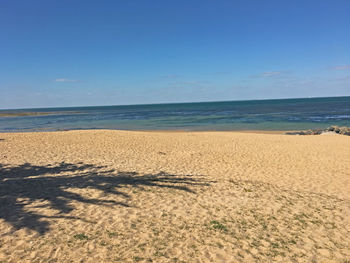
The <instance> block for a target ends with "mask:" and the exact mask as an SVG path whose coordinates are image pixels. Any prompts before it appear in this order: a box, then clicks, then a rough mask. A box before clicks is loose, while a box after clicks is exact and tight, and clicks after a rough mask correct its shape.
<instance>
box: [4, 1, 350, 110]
mask: <svg viewBox="0 0 350 263" xmlns="http://www.w3.org/2000/svg"><path fill="white" fill-rule="evenodd" d="M349 14H350V1H348V0H332V1H329V0H307V1H305V0H293V1H281V0H264V1H261V0H236V1H235V0H229V1H225V0H215V1H213V0H199V1H197V0H177V1H170V0H159V1H154V0H147V1H144V0H139V1H134V0H128V1H118V0H115V1H114V0H111V1H103V0H100V1H89V0H57V1H54V0H52V1H47V0H41V1H36V0H31V1H28V0H2V1H1V3H0V108H1V109H10V108H35V107H63V106H91V105H124V104H148V103H167V102H198V101H220V100H250V99H273V98H298V97H325V96H349V95H350V15H349Z"/></svg>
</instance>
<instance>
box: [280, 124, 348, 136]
mask: <svg viewBox="0 0 350 263" xmlns="http://www.w3.org/2000/svg"><path fill="white" fill-rule="evenodd" d="M325 133H337V134H342V135H347V136H350V127H338V126H330V127H328V128H326V129H314V130H312V129H309V130H307V131H295V132H286V133H285V134H288V135H320V134H325Z"/></svg>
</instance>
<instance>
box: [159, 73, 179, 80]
mask: <svg viewBox="0 0 350 263" xmlns="http://www.w3.org/2000/svg"><path fill="white" fill-rule="evenodd" d="M161 77H162V78H163V79H177V78H179V77H180V75H177V74H169V75H163V76H161Z"/></svg>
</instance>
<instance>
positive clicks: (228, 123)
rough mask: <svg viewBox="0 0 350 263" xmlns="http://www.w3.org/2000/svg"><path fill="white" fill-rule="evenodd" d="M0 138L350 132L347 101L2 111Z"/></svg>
mask: <svg viewBox="0 0 350 263" xmlns="http://www.w3.org/2000/svg"><path fill="white" fill-rule="evenodd" d="M4 112H11V113H24V112H31V113H33V112H36V113H39V114H40V113H47V115H39V116H16V117H0V131H1V132H19V131H55V130H74V129H118V130H303V129H314V128H326V127H328V126H331V125H338V126H350V97H329V98H307V99H276V100H249V101H248V100H247V101H224V102H200V103H173V104H150V105H129V106H98V107H69V108H41V109H19V110H1V111H0V113H4Z"/></svg>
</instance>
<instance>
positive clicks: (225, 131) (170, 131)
mask: <svg viewBox="0 0 350 263" xmlns="http://www.w3.org/2000/svg"><path fill="white" fill-rule="evenodd" d="M67 131H126V132H150V133H157V132H159V133H192V132H193V133H206V132H208V133H221V132H222V133H255V134H282V135H284V134H285V133H287V132H297V131H299V130H124V129H123V130H119V129H66V130H65V129H61V130H42V131H41V130H35V131H0V134H7V133H8V134H16V133H23V134H27V133H51V132H67Z"/></svg>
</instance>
